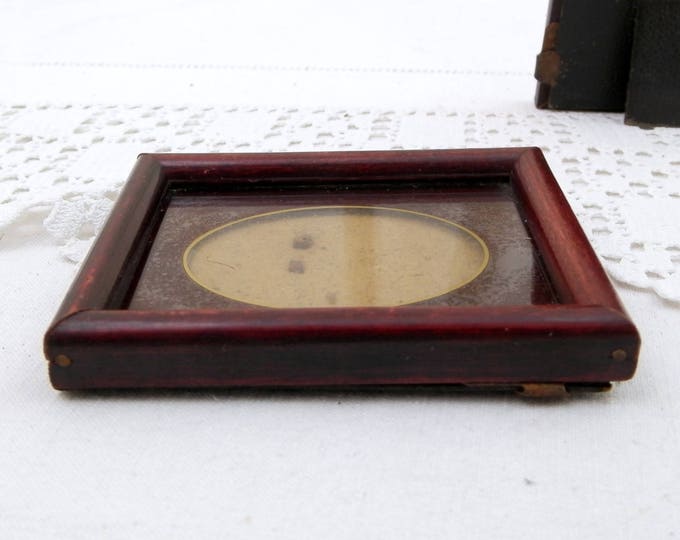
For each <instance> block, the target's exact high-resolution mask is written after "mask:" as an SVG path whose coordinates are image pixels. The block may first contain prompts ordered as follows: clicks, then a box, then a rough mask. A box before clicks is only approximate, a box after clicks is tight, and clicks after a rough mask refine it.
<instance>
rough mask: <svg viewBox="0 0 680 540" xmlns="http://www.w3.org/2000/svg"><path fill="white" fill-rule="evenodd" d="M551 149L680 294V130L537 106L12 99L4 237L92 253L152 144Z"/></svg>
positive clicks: (617, 234) (591, 219) (600, 241)
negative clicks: (47, 238)
mask: <svg viewBox="0 0 680 540" xmlns="http://www.w3.org/2000/svg"><path fill="white" fill-rule="evenodd" d="M496 146H499V147H500V146H539V147H541V148H542V149H543V151H544V152H545V155H546V157H547V159H548V161H549V163H550V165H551V167H552V169H553V172H554V173H555V176H556V177H557V179H558V180H559V182H560V184H561V185H562V187H563V189H564V191H565V192H566V194H567V197H568V198H569V200H570V202H571V204H572V206H573V208H574V210H575V212H576V213H577V215H578V216H579V218H580V220H581V224H582V225H583V228H584V229H585V231H586V233H587V234H588V236H589V238H590V240H591V241H592V243H593V245H594V246H595V249H596V251H597V252H598V254H599V255H600V256H601V258H602V260H603V262H604V264H605V267H606V268H607V270H608V271H609V273H610V274H611V276H612V277H614V278H615V279H616V280H618V281H619V282H622V283H626V284H629V285H632V286H634V287H639V288H645V289H650V290H653V291H654V292H655V293H656V294H658V295H659V296H660V297H662V298H664V299H666V300H669V301H673V302H680V233H679V232H678V231H679V227H678V221H679V220H680V217H679V216H680V179H679V176H680V130H672V129H660V128H657V129H654V130H650V131H646V130H641V129H638V128H634V127H628V126H624V125H623V123H622V119H621V116H620V115H608V114H583V113H557V112H545V111H537V110H534V109H533V108H531V106H530V105H527V106H526V107H525V108H524V109H522V110H521V112H520V111H518V112H514V113H501V112H497V111H496V112H494V111H489V112H483V111H479V110H475V111H473V112H470V111H466V110H465V109H464V108H461V109H456V110H448V109H447V110H444V109H433V110H399V109H394V110H387V109H384V110H383V109H377V108H368V109H356V108H351V109H342V108H336V107H333V108H324V107H319V108H302V107H301V108H262V107H247V106H244V107H201V106H197V105H187V106H162V105H158V106H153V105H147V104H144V105H138V106H135V105H127V106H126V105H114V104H110V105H107V104H93V103H71V104H63V105H54V104H45V105H25V104H4V105H0V156H1V157H0V235H6V234H10V233H11V231H12V229H13V228H17V227H22V226H23V225H24V224H25V223H26V221H27V220H35V219H36V216H38V217H39V219H41V220H42V222H43V223H44V227H45V228H46V229H47V231H48V232H49V233H50V235H51V236H52V237H53V238H54V241H55V242H58V243H59V244H60V245H61V246H62V252H63V254H64V256H65V257H67V258H68V259H69V260H71V261H73V262H74V263H76V262H79V261H81V260H82V258H83V256H84V254H85V253H86V251H87V249H88V248H89V246H90V244H91V243H92V240H93V238H94V236H95V235H96V233H97V232H98V231H99V229H100V228H101V226H102V224H103V222H104V220H105V218H106V216H107V214H108V212H109V211H110V209H111V207H112V204H113V202H114V201H115V199H116V196H117V194H118V192H119V190H120V188H121V186H122V185H123V183H124V181H125V179H126V177H127V175H128V173H129V171H130V169H131V167H132V165H133V164H134V161H135V158H136V156H137V155H138V154H139V153H141V152H231V151H237V152H267V151H314V150H324V151H328V150H369V149H418V148H469V147H496Z"/></svg>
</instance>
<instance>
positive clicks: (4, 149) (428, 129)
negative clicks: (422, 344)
mask: <svg viewBox="0 0 680 540" xmlns="http://www.w3.org/2000/svg"><path fill="white" fill-rule="evenodd" d="M506 4H507V5H506ZM0 7H2V17H1V18H0V272H1V274H0V275H1V276H2V278H3V279H2V280H0V295H1V297H2V299H3V309H2V311H1V312H0V318H1V319H0V320H1V321H2V322H1V326H0V328H1V329H2V340H1V341H0V348H1V350H2V352H3V360H4V362H3V372H2V376H1V377H0V407H2V411H3V412H2V414H1V415H0V448H1V449H2V451H0V537H2V538H51V537H54V538H88V539H89V538H92V537H107V538H131V537H134V538H145V537H159V538H161V537H162V538H186V537H199V538H202V537H229V538H314V537H316V538H356V537H368V538H391V539H392V538H405V539H406V538H409V539H411V538H451V537H465V538H475V537H479V538H490V537H501V538H514V537H518V538H520V537H521V538H545V537H551V538H601V537H605V536H609V537H614V538H640V537H646V538H671V537H674V536H679V535H680V487H679V486H680V465H678V462H679V460H678V456H680V420H679V419H680V398H679V397H678V382H677V381H678V380H680V362H679V361H678V350H679V349H680V338H679V337H678V335H679V334H678V328H680V234H679V233H678V225H677V224H678V215H680V178H679V177H680V130H672V129H659V128H657V129H654V130H640V129H638V128H633V127H626V126H624V125H623V118H622V115H619V114H597V113H590V114H584V113H572V112H568V113H555V112H546V111H538V110H536V109H534V107H533V105H532V96H533V92H534V80H533V77H532V71H533V63H534V57H535V54H536V52H537V51H538V49H539V47H540V43H541V40H542V33H543V27H544V20H545V12H546V9H547V2H544V1H543V0H541V1H538V0H535V1H534V0H532V1H524V2H514V3H505V2H499V1H491V0H482V1H479V2H474V3H472V2H462V1H455V0H454V1H448V2H437V1H434V0H430V1H425V2H419V3H412V2H405V1H401V2H400V1H397V2H394V1H393V2H384V1H381V0H376V1H374V2H363V3H362V2H355V1H348V2H337V3H318V2H311V1H303V0H293V1H292V2H285V3H280V2H273V1H272V2H266V1H263V0H253V1H251V2H228V3H221V4H219V5H217V4H216V3H211V2H207V1H193V2H188V1H175V2H168V1H165V2H160V1H149V2H145V3H139V2H136V3H133V2H131V1H123V2H116V3H101V4H98V3H95V2H90V3H82V2H76V1H75V0H69V1H58V2H33V3H30V4H29V3H22V2H18V1H17V2H12V1H10V2H0ZM522 145H526V146H534V145H535V146H540V147H541V148H543V150H544V152H545V154H546V157H547V159H548V161H549V163H550V165H551V167H552V168H553V171H554V172H555V175H556V176H557V178H558V180H559V182H560V184H561V185H562V187H563V189H564V191H565V193H566V194H567V196H568V198H569V200H570V202H571V204H572V206H573V208H574V210H575V212H576V213H577V215H578V216H579V219H580V220H581V223H582V225H583V227H584V230H585V231H586V233H587V234H588V235H589V237H590V239H591V241H592V242H593V245H594V246H595V249H596V251H597V252H598V254H599V255H600V256H601V258H602V261H603V263H604V264H605V266H606V268H607V270H608V271H609V273H610V275H611V276H612V278H613V279H614V282H615V284H616V286H617V288H618V290H619V292H620V294H621V296H622V299H623V301H624V303H625V304H626V306H627V308H628V309H629V311H630V313H631V316H632V317H633V319H634V320H635V321H636V323H637V324H638V326H639V329H640V331H641V334H642V337H643V349H642V355H641V358H640V367H639V370H638V373H637V375H636V377H635V378H634V379H633V380H632V381H630V382H626V383H622V384H617V385H615V388H614V390H613V392H611V393H610V394H607V395H593V396H585V397H580V398H577V399H572V400H568V401H564V402H557V403H555V402H534V401H525V400H522V399H520V398H518V397H515V396H504V395H503V396H493V395H492V396H488V395H484V396H476V395H451V396H449V395H444V394H425V395H423V394H415V395H413V394H407V395H394V394H355V393H346V392H341V393H322V394H318V393H316V394H312V395H305V394H302V395H301V394H295V393H284V394H281V393H265V392H250V393H242V392H197V393H185V392H174V393H151V394H148V393H141V394H140V393H124V394H119V393H107V394H98V395H69V394H60V393H58V392H55V391H54V390H52V389H51V387H50V386H49V383H48V380H47V370H46V364H45V361H44V360H43V358H42V352H41V340H42V335H43V333H44V330H45V329H46V326H47V324H48V323H49V321H50V319H51V318H52V316H53V315H54V313H55V311H56V309H57V306H58V304H59V302H60V301H61V299H62V298H63V295H64V294H65V292H66V290H67V288H68V286H69V285H70V282H71V280H72V279H73V277H74V275H75V273H76V271H77V268H78V264H79V263H80V262H81V261H82V258H83V256H84V254H85V253H86V251H87V249H88V248H89V246H90V245H91V243H92V240H93V238H94V236H95V234H96V232H97V231H98V230H99V228H100V227H101V225H102V222H103V220H104V219H105V216H106V215H107V212H108V211H109V210H110V208H111V205H112V203H113V201H114V200H115V198H116V196H117V194H118V192H119V189H120V187H121V185H122V183H123V182H124V180H125V178H126V176H127V173H128V172H129V170H130V168H131V167H132V165H133V163H134V160H135V157H136V155H137V154H138V153H140V152H144V151H196V152H206V151H207V152H229V151H286V150H295V151H301V150H343V149H356V150H361V149H392V148H394V149H398V148H409V149H410V148H459V147H493V146H522Z"/></svg>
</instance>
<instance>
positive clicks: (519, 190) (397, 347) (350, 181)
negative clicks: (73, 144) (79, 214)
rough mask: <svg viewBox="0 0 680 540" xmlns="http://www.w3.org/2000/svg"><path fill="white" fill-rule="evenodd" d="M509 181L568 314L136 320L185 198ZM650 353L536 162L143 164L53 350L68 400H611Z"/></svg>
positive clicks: (289, 158) (428, 154)
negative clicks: (388, 388) (339, 392)
mask: <svg viewBox="0 0 680 540" xmlns="http://www.w3.org/2000/svg"><path fill="white" fill-rule="evenodd" d="M498 178H502V179H504V180H503V181H507V182H509V183H510V185H511V186H512V189H513V191H514V194H515V196H516V198H517V203H518V207H519V210H520V213H521V215H522V217H523V218H524V219H525V221H526V224H527V228H528V230H529V232H530V235H531V236H532V237H533V240H534V242H535V245H536V248H537V250H538V252H539V254H540V256H541V258H542V261H543V264H544V265H545V268H546V270H547V273H548V275H549V278H550V280H551V282H552V285H553V287H554V289H555V291H556V293H557V295H558V298H559V300H560V304H557V305H526V306H474V307H443V306H400V307H397V308H360V307H359V308H320V309H259V310H252V309H249V310H243V309H230V310H221V311H220V310H202V309H197V310H182V311H133V310H127V309H124V306H125V302H126V299H127V298H129V296H130V292H131V290H133V289H134V286H135V282H136V279H137V277H138V276H139V272H140V270H141V268H142V267H143V264H144V258H145V255H146V253H147V251H148V246H149V245H150V244H151V242H152V241H153V238H154V235H155V232H156V230H157V228H158V225H159V223H160V220H161V219H162V212H163V208H164V206H163V205H164V204H166V203H167V201H168V198H169V197H170V196H171V190H173V189H184V190H191V189H202V190H205V189H211V186H212V188H215V187H216V186H220V185H222V186H224V185H227V184H228V185H230V186H236V185H240V186H244V185H247V186H259V187H262V186H267V187H276V188H279V187H280V188H285V187H286V186H296V185H301V184H304V185H307V186H339V185H341V186H344V187H347V188H349V189H351V188H352V186H356V185H359V184H364V185H365V184H366V183H371V182H375V183H376V184H380V185H384V184H385V183H388V184H390V185H392V184H394V185H398V184H400V183H402V184H406V183H410V184H413V182H428V181H432V180H436V181H439V182H441V181H448V180H455V181H456V182H476V183H479V182H480V181H482V182H483V181H485V179H495V180H494V181H497V180H498ZM639 346H640V339H639V336H638V333H637V331H636V329H635V326H634V325H633V323H632V322H631V320H630V319H629V318H628V316H627V315H626V313H625V310H624V308H623V307H622V305H621V303H620V301H619V299H618V298H617V295H616V293H615V291H614V289H613V288H612V286H611V284H610V282H609V280H608V279H607V277H606V275H605V273H604V270H603V269H602V267H601V265H600V263H599V261H598V259H597V256H596V255H595V253H594V252H593V250H592V248H591V247H590V244H589V242H588V240H587V238H586V236H585V235H584V233H583V231H582V229H581V227H580V226H579V224H578V221H577V219H576V217H575V216H574V214H573V212H572V211H571V209H570V207H569V205H568V203H567V201H566V199H565V197H564V195H563V194H562V192H561V190H560V188H559V186H558V184H557V182H556V181H555V179H554V177H553V175H552V173H551V172H550V169H549V167H548V164H547V163H546V161H545V159H544V157H543V155H542V153H541V151H540V150H539V149H537V148H507V149H489V150H435V151H399V152H337V153H285V154H195V155H191V154H143V155H141V156H140V157H139V158H138V161H137V164H136V166H135V168H134V169H133V171H132V173H131V176H130V178H129V180H128V183H127V185H126V186H125V188H124V190H123V192H122V193H121V195H120V197H119V200H118V202H117V203H116V205H115V207H114V209H113V211H112V213H111V216H110V218H109V220H108V222H107V224H106V226H105V228H104V230H103V231H102V233H101V235H100V236H99V238H98V240H97V241H96V243H95V245H94V247H93V248H92V251H91V252H90V255H89V256H88V259H87V260H86V261H85V263H84V264H83V266H82V269H81V271H80V273H79V274H78V277H77V278H76V280H75V282H74V284H73V285H72V287H71V289H70V291H69V293H68V294H67V296H66V298H65V300H64V302H63V304H62V306H61V308H60V309H59V311H58V313H57V315H56V317H55V319H54V321H53V323H52V325H51V326H50V328H49V330H48V331H47V334H46V336H45V355H46V357H47V359H48V360H49V369H50V378H51V381H52V384H53V385H54V387H55V388H57V389H61V390H78V389H96V388H178V387H182V388H188V387H239V386H241V387H262V386H266V387H306V386H333V387H337V386H357V385H359V386H361V385H402V384H409V385H410V384H418V385H423V384H447V385H448V384H457V385H487V384H488V385H517V386H521V385H526V384H529V383H543V384H545V383H551V384H554V383H557V384H560V385H567V387H569V386H570V385H578V384H586V385H590V384H592V385H595V386H598V385H604V384H606V383H608V382H609V381H615V380H624V379H628V378H630V377H632V375H633V373H634V371H635V367H636V363H637V357H638V352H639Z"/></svg>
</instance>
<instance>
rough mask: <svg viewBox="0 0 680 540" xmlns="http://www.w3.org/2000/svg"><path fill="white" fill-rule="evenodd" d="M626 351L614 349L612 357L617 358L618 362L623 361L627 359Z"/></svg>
mask: <svg viewBox="0 0 680 540" xmlns="http://www.w3.org/2000/svg"><path fill="white" fill-rule="evenodd" d="M626 356H628V355H627V354H626V351H624V350H623V349H616V350H615V351H612V358H613V359H614V360H616V361H617V362H621V361H623V360H625V359H626Z"/></svg>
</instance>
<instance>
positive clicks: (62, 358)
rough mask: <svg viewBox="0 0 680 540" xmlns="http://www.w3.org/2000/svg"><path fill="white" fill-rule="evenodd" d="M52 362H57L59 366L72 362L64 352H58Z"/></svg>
mask: <svg viewBox="0 0 680 540" xmlns="http://www.w3.org/2000/svg"><path fill="white" fill-rule="evenodd" d="M54 363H55V364H57V365H58V366H59V367H69V366H70V365H71V364H72V363H73V362H72V360H71V359H70V358H69V357H68V356H66V355H65V354H58V355H57V356H56V358H55V359H54Z"/></svg>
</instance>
